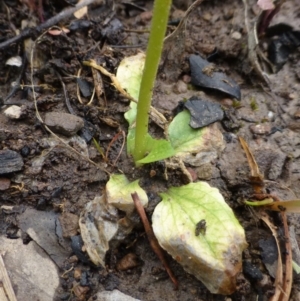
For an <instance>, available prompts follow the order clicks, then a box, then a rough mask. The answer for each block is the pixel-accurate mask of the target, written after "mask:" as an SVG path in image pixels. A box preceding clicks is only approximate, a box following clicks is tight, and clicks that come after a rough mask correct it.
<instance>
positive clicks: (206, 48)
mask: <svg viewBox="0 0 300 301" xmlns="http://www.w3.org/2000/svg"><path fill="white" fill-rule="evenodd" d="M196 49H197V50H198V51H199V52H203V53H204V54H211V53H213V52H214V50H215V49H216V45H215V44H205V43H198V44H197V45H196Z"/></svg>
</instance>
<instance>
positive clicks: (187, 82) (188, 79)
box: [182, 74, 191, 84]
mask: <svg viewBox="0 0 300 301" xmlns="http://www.w3.org/2000/svg"><path fill="white" fill-rule="evenodd" d="M182 81H183V82H184V83H186V84H189V83H190V82H191V77H190V76H189V75H187V74H185V75H184V76H183V77H182Z"/></svg>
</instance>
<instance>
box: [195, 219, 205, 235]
mask: <svg viewBox="0 0 300 301" xmlns="http://www.w3.org/2000/svg"><path fill="white" fill-rule="evenodd" d="M200 233H201V234H202V235H205V233H206V221H205V219H202V220H201V221H200V222H198V223H197V224H196V229H195V235H196V236H199V234H200Z"/></svg>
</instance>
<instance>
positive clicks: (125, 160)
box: [0, 0, 300, 301]
mask: <svg viewBox="0 0 300 301" xmlns="http://www.w3.org/2000/svg"><path fill="white" fill-rule="evenodd" d="M28 2H29V3H31V5H29V6H28V5H26V4H25V2H24V3H20V2H18V1H14V0H12V1H2V2H1V6H0V16H1V17H0V31H1V40H0V42H3V41H5V40H8V39H9V38H11V37H13V36H14V35H15V29H20V28H21V26H22V21H23V20H27V21H29V20H30V21H31V22H32V23H31V24H35V25H36V26H37V25H38V24H39V23H40V22H41V15H40V14H39V13H38V12H39V10H38V9H37V7H34V8H33V7H32V6H35V5H38V4H35V2H34V1H28ZM107 2H108V3H107V5H106V6H104V5H94V6H93V7H92V9H90V10H89V13H88V16H85V17H83V20H86V21H87V23H86V24H85V25H84V24H76V26H77V27H76V26H75V25H74V24H75V23H74V22H73V23H71V20H75V19H74V17H73V18H71V19H68V20H63V21H62V22H60V23H59V24H58V25H59V26H65V27H66V28H70V26H71V24H73V26H74V27H72V28H75V29H72V30H71V31H70V32H69V33H62V34H60V35H54V34H45V35H44V36H43V37H38V36H34V37H32V39H33V40H36V39H38V38H39V39H40V40H39V43H37V44H36V50H35V54H37V55H36V56H35V57H34V60H33V64H34V66H32V67H33V83H34V85H35V92H36V100H37V106H38V110H39V113H40V116H41V119H42V120H44V119H45V115H46V114H47V113H49V112H65V113H71V114H73V113H74V114H75V115H76V116H79V117H81V118H84V119H85V120H86V121H88V122H89V127H90V129H91V136H93V137H94V138H95V139H96V140H97V141H98V142H99V143H100V145H101V147H102V148H103V149H104V151H105V152H106V151H107V159H108V160H107V162H104V161H103V157H102V155H101V154H100V153H99V152H98V151H97V149H96V147H95V144H94V143H93V142H92V141H91V140H89V141H88V142H87V144H86V145H84V146H82V145H80V142H78V140H68V145H69V146H72V147H73V148H74V149H75V150H77V152H79V153H84V152H87V153H88V156H89V159H90V160H92V161H94V162H95V163H96V165H97V166H98V167H97V166H96V165H94V164H92V163H91V162H90V161H88V160H86V159H84V158H83V157H81V156H79V155H78V153H75V152H74V151H73V150H72V149H70V148H67V147H66V146H65V145H64V144H62V143H61V142H57V139H56V138H53V137H52V136H51V135H50V134H49V132H47V130H46V129H45V127H44V126H43V124H42V123H41V121H40V120H39V118H37V115H36V110H35V107H34V105H33V103H34V102H33V100H34V97H33V92H32V90H31V68H30V67H31V66H30V56H29V54H30V52H27V53H26V47H29V46H28V44H30V40H26V41H25V42H24V41H22V42H19V43H14V44H12V45H11V46H10V47H9V48H6V49H2V50H1V49H0V54H1V55H0V66H1V68H0V96H1V97H2V100H3V101H2V109H1V113H0V149H1V150H8V149H9V150H13V151H15V152H17V153H18V154H20V155H21V156H22V159H23V162H24V166H23V167H22V168H21V169H20V170H19V171H15V172H12V173H9V174H4V175H1V178H0V184H1V185H0V187H1V190H2V191H1V194H0V204H1V206H2V207H1V208H2V210H1V213H0V231H1V232H0V234H1V235H2V236H4V237H8V238H11V239H17V238H20V237H21V238H22V239H23V241H24V243H25V242H26V244H28V243H29V242H30V241H31V240H34V238H33V237H32V236H31V235H30V234H28V233H27V235H26V231H24V228H23V229H22V227H21V226H20V222H21V221H22V220H24V218H23V219H22V218H21V216H22V214H24V212H26V211H28V210H29V209H36V210H38V211H37V212H41V213H42V212H45V213H50V214H52V213H53V214H54V215H55V217H56V218H58V219H59V220H60V221H61V222H62V223H67V222H68V221H69V223H70V224H71V226H70V228H71V229H72V231H73V232H72V231H71V230H70V232H71V233H72V234H70V235H69V237H63V238H61V239H62V240H63V241H64V244H63V245H64V247H63V249H64V252H65V253H62V254H60V258H61V257H63V259H62V260H57V261H55V260H54V262H55V263H56V265H57V266H58V269H59V274H60V276H62V275H63V277H60V284H59V286H58V287H57V289H56V296H55V298H54V299H55V300H74V301H75V300H88V299H89V298H91V299H90V300H94V299H93V296H95V294H96V293H97V292H101V291H104V290H107V291H111V290H113V289H118V290H119V291H121V292H123V293H125V294H127V295H129V296H132V297H133V298H137V299H140V300H143V301H148V300H149V301H150V300H153V301H154V300H166V301H167V300H199V301H200V300H205V301H206V300H214V301H217V300H236V301H238V300H247V301H248V300H249V301H251V300H268V299H269V298H270V297H271V296H272V293H274V285H273V282H274V278H273V277H272V276H270V274H269V271H268V269H267V268H266V266H265V265H264V263H263V262H262V254H261V253H262V248H261V246H260V242H261V241H262V240H267V241H268V239H271V237H272V234H271V232H270V230H269V229H268V228H267V226H266V225H265V224H264V223H263V222H262V221H260V220H258V219H257V218H255V214H254V213H253V210H252V209H251V208H248V207H247V206H245V205H244V204H243V203H242V202H241V200H242V199H243V198H250V196H251V194H252V185H251V183H250V181H249V176H250V169H249V167H248V163H247V159H246V156H245V154H244V152H243V150H242V148H241V146H240V144H239V140H238V136H242V137H244V139H245V140H246V141H247V142H248V144H249V147H250V149H251V151H252V153H253V154H254V156H255V158H256V161H257V164H258V166H259V168H260V171H261V172H262V173H263V174H264V178H265V185H266V191H267V192H268V193H272V194H274V195H276V196H277V197H279V198H280V199H283V200H288V199H296V198H299V196H300V185H299V180H300V134H299V131H300V121H299V116H300V113H299V112H300V111H299V110H300V108H299V105H300V103H299V95H300V63H299V57H300V53H299V51H296V52H294V53H292V54H291V55H290V56H289V59H288V62H287V63H286V64H285V65H284V66H283V68H282V69H281V70H280V71H279V72H278V73H276V74H272V75H270V83H271V84H270V86H271V90H272V91H271V92H270V91H269V90H268V89H267V87H266V85H265V83H263V82H261V79H260V78H259V77H258V76H257V74H255V71H253V70H251V64H250V62H249V61H248V59H247V33H246V29H245V24H244V7H243V3H242V1H238V0H227V1H206V2H204V3H202V4H201V5H200V6H199V7H198V8H196V9H195V10H194V11H193V12H192V13H191V15H190V16H189V18H188V21H187V25H186V39H185V40H182V41H180V42H179V43H183V45H184V53H183V54H182V62H181V65H180V66H179V68H180V69H179V71H177V72H178V76H176V78H177V79H176V80H175V81H168V78H166V76H165V73H164V71H161V72H160V73H159V75H158V79H157V83H156V88H155V91H154V97H153V106H155V107H156V108H157V109H158V110H159V111H160V112H162V113H163V114H164V115H165V116H166V118H167V119H169V120H171V118H172V117H173V116H174V115H173V114H174V113H173V112H174V109H175V108H176V106H177V105H178V102H179V101H180V100H183V99H187V98H189V97H191V96H193V95H197V96H201V97H204V98H205V99H207V100H211V101H213V102H218V103H220V104H221V105H222V106H223V108H224V110H225V112H226V113H225V116H226V119H224V120H223V121H222V122H218V123H217V126H218V128H219V129H220V130H221V132H222V133H223V136H224V141H225V144H226V147H225V149H224V151H223V152H222V153H221V154H219V157H218V158H217V159H214V160H213V161H212V162H209V163H206V164H203V165H202V166H200V167H198V168H193V167H192V166H189V170H190V171H191V173H192V174H194V175H196V178H197V180H196V181H199V180H202V181H206V182H208V183H209V184H210V185H212V186H214V187H217V188H218V189H219V190H220V192H221V193H222V195H223V196H224V198H225V200H226V202H227V203H228V204H229V205H230V207H231V208H232V209H233V210H234V213H235V214H236V216H237V218H238V219H239V221H240V223H241V225H242V226H243V227H244V229H245V232H246V238H247V242H248V244H249V246H248V248H247V250H246V251H245V252H244V269H243V272H242V273H241V274H240V275H239V277H238V280H237V281H238V282H237V290H236V292H235V293H234V294H233V295H231V296H230V297H225V296H221V295H213V294H211V293H210V292H209V291H208V290H207V289H206V288H205V286H204V285H203V284H202V283H201V282H200V281H198V280H197V279H195V278H194V277H193V276H192V275H189V274H187V273H186V272H185V271H184V270H183V268H182V267H181V266H180V265H179V264H178V263H177V262H175V261H174V260H173V259H172V258H171V257H170V256H168V255H166V256H167V259H168V261H169V263H170V266H171V269H172V270H173V272H174V274H175V276H176V277H177V279H178V281H179V283H180V285H179V289H178V290H177V291H176V290H174V287H173V284H172V283H171V281H170V279H169V278H168V276H167V274H166V272H165V270H164V269H163V267H162V264H161V263H160V262H159V260H158V259H157V257H156V256H155V254H154V252H153V251H152V249H151V247H150V245H149V242H148V240H147V237H146V235H145V233H144V230H143V228H142V226H141V225H140V226H139V227H137V228H136V229H134V231H133V232H132V233H131V234H130V235H129V236H128V237H127V238H126V240H124V241H123V242H122V243H121V244H120V245H119V246H118V247H117V248H116V249H113V250H110V251H109V252H108V254H107V258H106V268H105V269H104V268H97V267H95V266H93V265H92V264H90V263H88V262H86V255H85V254H84V253H83V255H82V252H81V255H82V257H80V256H81V255H80V254H79V255H78V252H77V253H76V251H74V248H73V249H71V239H70V236H76V235H78V234H79V232H78V231H79V229H78V224H77V221H78V217H79V216H80V214H81V212H82V211H83V210H84V207H85V204H86V203H87V202H89V201H91V200H93V199H94V198H95V197H96V196H100V195H101V194H102V193H103V191H104V188H105V184H106V182H107V181H108V179H109V173H120V172H121V173H124V174H125V175H126V176H127V177H128V178H129V179H130V180H136V179H140V185H141V186H142V187H143V188H144V189H145V190H146V191H147V194H148V197H149V206H148V208H147V209H146V211H147V214H148V216H149V218H150V217H151V214H152V212H153V210H154V208H155V206H156V205H157V204H158V203H159V201H160V197H159V195H158V192H162V191H165V190H166V189H167V188H168V187H171V186H179V185H182V184H186V183H187V182H188V178H187V177H186V176H185V175H184V174H183V173H182V171H181V170H180V168H176V169H174V170H168V180H166V179H165V177H164V164H163V162H159V163H155V164H148V165H145V166H143V167H140V168H137V167H135V166H134V163H133V161H132V159H131V158H130V157H128V156H127V153H126V147H124V148H122V143H123V140H124V136H123V135H122V131H124V133H126V131H127V122H126V120H125V119H124V116H123V115H124V112H126V110H128V106H129V103H128V101H127V100H126V99H125V98H124V97H122V96H121V95H120V94H119V93H118V92H117V91H116V89H115V88H114V87H113V86H112V85H111V83H110V80H109V79H108V78H107V77H103V85H104V86H103V89H104V91H105V97H104V96H103V95H104V94H103V95H102V96H101V98H97V97H95V99H94V100H93V101H92V104H88V102H89V99H90V96H86V97H84V96H83V95H82V93H81V101H82V103H80V101H79V98H78V93H79V92H78V90H77V84H76V83H77V81H76V76H77V74H78V70H79V69H80V68H82V69H81V74H80V76H81V78H82V79H84V80H85V81H86V82H87V83H89V86H93V85H94V79H93V75H92V73H91V69H90V68H89V67H86V66H83V65H82V62H83V61H84V60H88V59H94V60H96V61H97V63H98V64H101V65H102V66H105V68H106V69H107V70H108V71H110V72H112V73H115V71H116V68H117V67H118V65H119V63H120V61H121V60H122V59H123V58H124V57H126V56H130V55H133V54H136V53H138V51H141V50H142V51H145V50H146V43H147V38H148V31H147V30H146V29H148V28H149V26H150V22H151V10H152V4H153V3H152V1H146V0H145V1H143V0H141V1H135V3H136V4H137V5H138V6H139V7H140V8H141V9H136V8H134V7H133V6H130V5H129V4H127V5H125V4H122V2H124V1H115V2H116V3H115V7H114V11H115V15H114V18H115V19H113V21H112V19H109V17H110V15H111V13H112V5H111V4H112V3H110V2H111V1H107ZM187 2H188V1H176V3H175V1H174V5H173V7H172V13H171V17H170V19H171V20H176V19H178V18H181V17H182V16H183V14H184V11H183V10H186V9H187V7H188V5H187ZM255 2H256V1H250V16H251V18H253V17H254V16H255V13H256V12H257V8H256V6H255ZM65 6H68V4H67V3H65V2H63V4H62V3H61V2H59V1H47V0H46V1H43V9H44V14H43V19H45V20H47V19H48V18H50V17H52V16H54V15H56V14H57V13H59V12H60V11H61V10H62V9H63V8H64V7H65ZM143 10H144V11H143ZM299 17H300V3H299V1H297V0H289V1H286V2H285V3H284V5H283V6H282V8H281V10H280V12H279V13H278V15H276V16H275V18H274V19H273V21H272V24H276V23H279V22H284V23H286V24H290V25H291V26H293V27H294V29H295V30H299V28H300V18H299ZM106 18H108V19H107V20H108V21H107V22H108V24H111V27H106V28H108V29H107V30H106V32H104V30H103V28H104V25H103V22H104V21H103V20H106ZM77 23H78V22H77ZM32 26H33V25H32ZM173 29H174V27H172V26H170V27H169V29H168V31H169V33H170V32H171V31H172V30H173ZM237 33H240V35H239V34H237ZM262 47H264V45H262ZM215 49H217V50H218V56H217V59H216V60H215V61H214V64H215V65H217V66H218V69H219V70H221V71H222V72H224V73H226V75H227V76H229V77H231V78H232V79H234V80H235V81H236V82H237V83H238V84H239V86H240V88H241V93H242V98H241V102H240V105H239V106H237V101H236V100H233V99H231V98H230V97H229V96H226V95H225V94H223V93H221V92H215V91H208V90H205V91H200V89H195V88H193V87H191V85H189V84H186V82H188V80H189V75H190V73H189V72H190V71H189V66H188V63H187V62H188V61H187V58H188V56H189V55H191V54H194V53H199V54H200V55H202V56H203V57H207V56H208V55H209V54H211V53H213V52H214V51H215ZM18 55H19V56H21V58H22V57H23V60H24V58H25V57H26V55H27V60H26V61H27V64H26V67H25V69H24V70H23V72H22V70H21V69H22V68H20V67H16V66H9V65H7V64H6V61H7V60H8V59H9V58H11V57H15V56H18ZM20 74H21V81H20V83H21V89H17V91H16V93H14V94H13V95H12V96H11V97H10V98H9V99H7V100H6V99H5V98H6V97H7V95H9V93H10V91H11V89H12V85H13V83H14V82H15V81H17V80H18V78H19V76H20ZM58 74H60V76H61V79H62V81H63V82H64V84H65V90H66V91H67V94H68V98H69V104H66V101H65V99H66V98H65V95H64V91H63V88H62V83H61V80H60V77H59V76H58ZM88 90H89V89H88ZM88 95H90V93H88ZM12 104H15V105H17V106H19V107H21V109H22V112H21V117H20V118H19V119H12V118H9V117H7V116H6V115H5V114H4V110H5V109H7V107H8V105H12ZM103 104H105V107H104V106H103ZM150 132H151V134H153V135H155V136H162V135H163V131H162V130H161V129H160V128H159V127H158V126H157V125H155V124H154V123H153V122H151V124H150ZM119 133H121V134H119ZM79 134H82V132H81V133H80V132H79ZM61 137H62V138H63V139H67V138H66V137H64V136H61ZM120 152H121V154H120V157H119V158H117V157H118V155H119V153H120ZM116 159H117V162H116V164H113V162H114V161H115V160H116ZM99 166H100V168H99ZM7 183H9V184H8V185H6V184H7ZM2 186H3V187H2ZM3 206H4V207H3ZM7 206H8V207H7ZM270 214H271V213H270ZM37 216H38V214H37V215H34V217H33V218H38V217H37ZM271 216H272V218H273V220H274V223H275V224H276V225H277V226H278V227H280V226H281V221H280V218H279V217H278V216H277V214H271ZM288 219H289V225H290V226H294V229H295V234H296V240H297V242H298V243H299V242H300V226H299V225H300V223H299V219H300V218H299V217H298V216H297V215H295V214H289V215H288ZM74 221H75V222H74ZM72 223H74V224H72ZM20 229H22V231H21V232H20ZM74 229H75V230H74ZM53 231H54V230H53ZM55 235H58V234H57V233H55ZM55 235H54V236H55ZM79 249H80V250H81V248H79ZM44 250H45V251H46V253H47V248H44ZM79 253H80V252H79ZM74 254H75V255H74ZM128 254H129V255H128ZM49 256H51V255H49ZM124 257H125V259H124ZM128 258H129V261H130V260H131V261H133V262H134V264H132V265H130V264H128V263H126V262H125V263H124V260H125V261H126V260H128ZM52 260H53V258H52ZM120 264H125V269H120ZM249 264H250V270H251V267H252V268H253V269H254V270H255V269H257V270H258V271H259V273H261V275H262V278H259V277H258V278H255V276H253V274H251V273H250V272H249V268H247V265H249ZM299 264H300V262H299ZM118 267H119V268H118ZM75 271H76V272H77V275H76V274H75ZM78 274H79V276H78ZM45 277H46V276H45ZM299 283H300V278H299V276H298V275H297V274H296V273H294V279H293V289H292V294H291V297H290V300H294V301H295V300H300V286H299ZM76 287H77V290H76V289H75V288H76ZM78 288H80V289H81V290H80V292H78ZM257 298H258V299H257ZM28 300H30V299H28ZM32 300H33V299H32Z"/></svg>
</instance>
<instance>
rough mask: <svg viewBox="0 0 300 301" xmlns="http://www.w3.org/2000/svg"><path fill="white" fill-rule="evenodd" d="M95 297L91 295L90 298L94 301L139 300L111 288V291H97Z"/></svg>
mask: <svg viewBox="0 0 300 301" xmlns="http://www.w3.org/2000/svg"><path fill="white" fill-rule="evenodd" d="M96 296H97V299H94V297H92V298H91V299H90V300H94V301H120V300H122V301H140V300H139V299H135V298H132V297H130V296H128V295H125V294H123V293H121V292H120V291H118V290H113V291H111V292H108V291H104V292H99V293H98V294H97V295H96Z"/></svg>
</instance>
